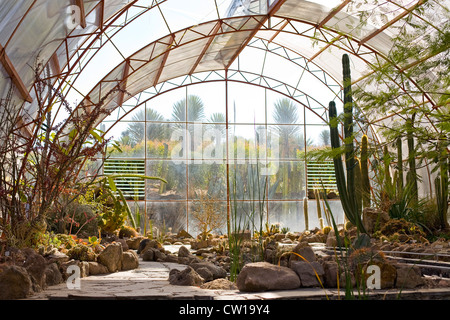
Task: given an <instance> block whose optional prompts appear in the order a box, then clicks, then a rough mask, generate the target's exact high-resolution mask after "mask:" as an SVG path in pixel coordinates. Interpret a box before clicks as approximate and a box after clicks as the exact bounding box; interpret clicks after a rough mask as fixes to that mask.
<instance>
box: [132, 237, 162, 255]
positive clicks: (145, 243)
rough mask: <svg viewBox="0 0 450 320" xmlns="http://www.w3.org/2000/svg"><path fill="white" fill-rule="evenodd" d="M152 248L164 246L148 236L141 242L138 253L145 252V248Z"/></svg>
mask: <svg viewBox="0 0 450 320" xmlns="http://www.w3.org/2000/svg"><path fill="white" fill-rule="evenodd" d="M150 248H153V249H159V248H162V245H161V244H160V243H159V242H158V241H156V240H151V239H147V238H146V239H144V240H142V241H141V242H140V243H139V248H138V250H137V253H138V254H143V253H144V252H145V250H148V249H150Z"/></svg>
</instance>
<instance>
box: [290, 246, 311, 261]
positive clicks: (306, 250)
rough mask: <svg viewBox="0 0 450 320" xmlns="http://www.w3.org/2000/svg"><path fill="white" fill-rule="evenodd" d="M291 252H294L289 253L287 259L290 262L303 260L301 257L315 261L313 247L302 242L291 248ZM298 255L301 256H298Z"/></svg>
mask: <svg viewBox="0 0 450 320" xmlns="http://www.w3.org/2000/svg"><path fill="white" fill-rule="evenodd" d="M292 252H295V253H296V254H291V256H290V258H289V261H290V262H291V263H292V262H293V261H298V260H301V261H304V260H303V259H302V258H301V257H303V258H304V259H306V260H308V261H309V262H313V261H316V254H315V253H314V251H313V249H312V248H311V247H310V246H309V245H307V244H304V243H299V244H298V245H296V246H295V247H294V249H292ZM298 255H300V256H301V257H299V256H298Z"/></svg>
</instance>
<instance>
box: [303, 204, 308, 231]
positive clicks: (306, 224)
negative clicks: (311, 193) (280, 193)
mask: <svg viewBox="0 0 450 320" xmlns="http://www.w3.org/2000/svg"><path fill="white" fill-rule="evenodd" d="M303 215H304V216H305V230H309V216H308V197H304V198H303Z"/></svg>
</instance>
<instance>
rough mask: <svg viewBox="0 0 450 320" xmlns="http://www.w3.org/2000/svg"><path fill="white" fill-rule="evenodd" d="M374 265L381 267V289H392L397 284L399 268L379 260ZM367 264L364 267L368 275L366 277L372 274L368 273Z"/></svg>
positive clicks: (365, 273) (364, 271) (364, 272)
mask: <svg viewBox="0 0 450 320" xmlns="http://www.w3.org/2000/svg"><path fill="white" fill-rule="evenodd" d="M372 265H377V266H378V267H380V273H381V279H380V287H381V288H380V289H391V288H394V286H395V280H396V278H397V269H396V268H395V267H394V266H393V265H392V264H389V263H387V262H383V261H377V262H374V263H372ZM367 267H368V266H367V265H366V266H364V268H363V274H364V275H366V279H367V278H368V277H369V276H370V275H369V274H368V273H367ZM356 278H358V277H356Z"/></svg>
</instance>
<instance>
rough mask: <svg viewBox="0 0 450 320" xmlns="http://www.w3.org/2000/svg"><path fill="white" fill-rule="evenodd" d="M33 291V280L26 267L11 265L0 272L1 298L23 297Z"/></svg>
mask: <svg viewBox="0 0 450 320" xmlns="http://www.w3.org/2000/svg"><path fill="white" fill-rule="evenodd" d="M31 293H32V282H31V278H30V276H29V275H28V272H27V270H26V269H25V268H22V267H19V266H15V265H12V266H9V267H6V268H5V269H3V271H2V272H0V300H10V299H23V298H26V297H27V296H28V295H29V294H31Z"/></svg>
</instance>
